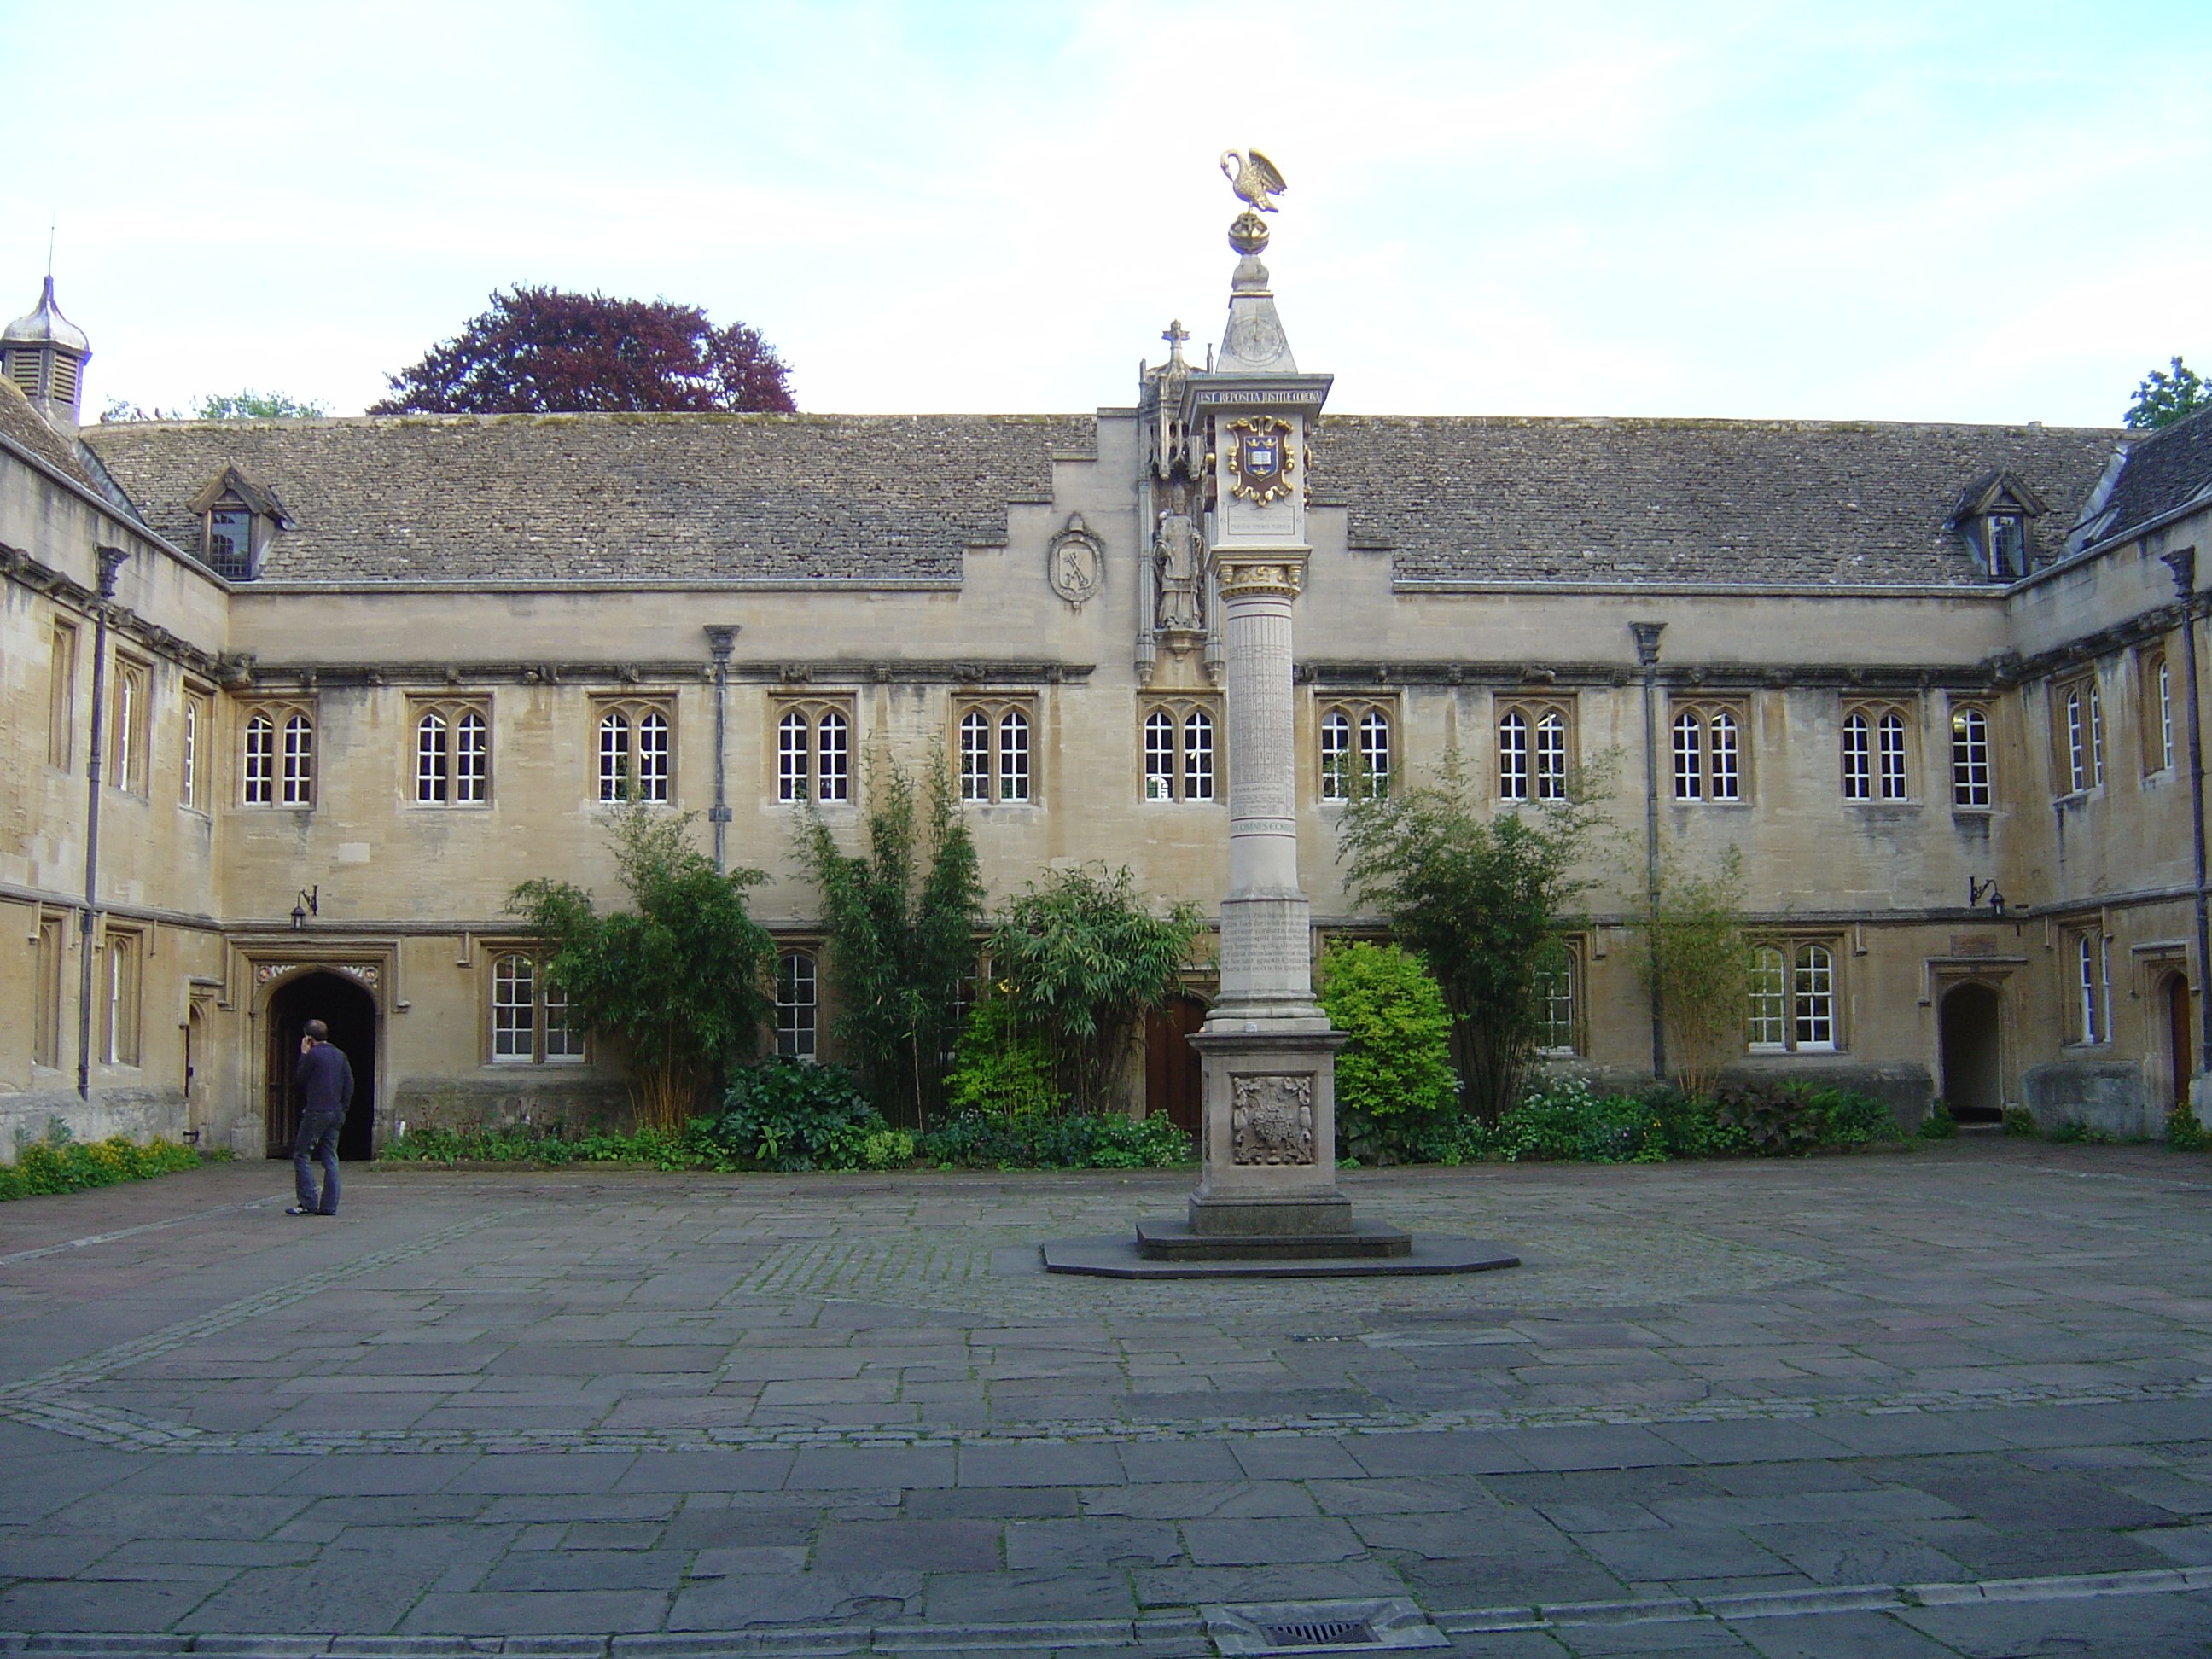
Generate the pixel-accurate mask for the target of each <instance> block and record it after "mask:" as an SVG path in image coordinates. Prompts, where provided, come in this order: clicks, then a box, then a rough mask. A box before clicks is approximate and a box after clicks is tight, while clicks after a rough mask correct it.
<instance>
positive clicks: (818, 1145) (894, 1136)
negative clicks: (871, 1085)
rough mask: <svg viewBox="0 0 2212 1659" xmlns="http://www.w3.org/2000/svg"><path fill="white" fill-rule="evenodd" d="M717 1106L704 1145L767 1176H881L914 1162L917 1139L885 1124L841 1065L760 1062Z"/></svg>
mask: <svg viewBox="0 0 2212 1659" xmlns="http://www.w3.org/2000/svg"><path fill="white" fill-rule="evenodd" d="M722 1107H723V1110H722V1115H721V1116H720V1118H719V1119H717V1120H715V1121H714V1124H713V1127H711V1128H710V1129H709V1130H708V1131H707V1132H706V1138H707V1139H711V1140H712V1141H714V1143H715V1144H717V1145H718V1146H724V1147H727V1148H729V1149H730V1150H732V1152H736V1153H738V1155H739V1156H740V1157H742V1158H747V1159H750V1160H751V1161H752V1162H754V1163H756V1164H758V1165H759V1166H760V1167H761V1168H762V1169H764V1170H781V1171H783V1172H785V1173H787V1174H793V1173H797V1172H799V1171H803V1170H884V1169H889V1168H890V1167H891V1166H892V1165H893V1164H905V1163H908V1162H909V1161H910V1160H911V1159H912V1158H913V1157H914V1137H913V1136H911V1135H910V1134H908V1133H907V1132H906V1131H904V1130H903V1129H893V1128H892V1127H891V1126H890V1124H889V1123H887V1122H885V1121H884V1117H883V1114H881V1113H880V1112H878V1110H877V1109H875V1107H874V1106H873V1105H872V1103H870V1102H869V1100H868V1097H866V1095H864V1094H862V1093H861V1092H860V1085H859V1083H858V1082H857V1081H856V1080H855V1079H854V1077H853V1074H852V1073H849V1072H848V1071H847V1070H845V1068H844V1067H843V1066H813V1065H809V1064H807V1063H806V1062H805V1061H804V1060H792V1059H788V1058H786V1057H783V1056H781V1055H779V1056H777V1057H776V1058H775V1059H772V1060H763V1061H762V1062H761V1063H760V1064H759V1065H757V1066H746V1067H744V1068H743V1069H742V1070H740V1071H738V1073H736V1074H735V1075H734V1076H733V1077H732V1078H731V1079H730V1086H729V1088H728V1090H727V1091H726V1092H725V1093H724V1095H723V1097H722Z"/></svg>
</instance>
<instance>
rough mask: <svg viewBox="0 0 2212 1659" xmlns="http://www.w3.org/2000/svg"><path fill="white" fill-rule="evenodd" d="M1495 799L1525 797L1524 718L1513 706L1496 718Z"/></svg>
mask: <svg viewBox="0 0 2212 1659" xmlns="http://www.w3.org/2000/svg"><path fill="white" fill-rule="evenodd" d="M1498 799H1500V800H1526V799H1528V720H1526V719H1524V718H1523V717H1522V714H1521V711H1520V710H1518V709H1517V708H1516V709H1513V710H1511V711H1510V712H1509V713H1508V714H1506V716H1505V718H1504V719H1503V720H1499V721H1498Z"/></svg>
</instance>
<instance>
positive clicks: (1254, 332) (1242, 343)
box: [1229, 317, 1283, 363]
mask: <svg viewBox="0 0 2212 1659" xmlns="http://www.w3.org/2000/svg"><path fill="white" fill-rule="evenodd" d="M1229 349H1230V350H1231V352H1232V353H1233V354H1234V355H1235V356H1238V357H1241V358H1243V360H1244V361H1245V362H1248V363H1272V362H1274V361H1275V359H1276V358H1278V357H1279V356H1282V355H1283V331H1282V330H1281V329H1279V328H1277V327H1276V326H1275V325H1274V324H1273V323H1271V322H1269V321H1268V320H1267V319H1266V318H1265V317H1240V318H1238V319H1237V322H1236V325H1235V326H1234V327H1232V328H1231V330H1230V331H1229Z"/></svg>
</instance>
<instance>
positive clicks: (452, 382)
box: [368, 283, 798, 415]
mask: <svg viewBox="0 0 2212 1659" xmlns="http://www.w3.org/2000/svg"><path fill="white" fill-rule="evenodd" d="M386 380H388V382H389V383H390V385H391V387H392V395H391V396H390V397H388V398H385V399H384V400H383V401H382V402H380V403H376V404H370V405H369V409H368V412H369V413H370V414H372V415H555V414H563V415H565V414H578V413H588V412H601V413H605V412H613V413H641V414H679V413H685V412H697V411H702V410H703V411H720V412H723V413H736V414H753V413H762V414H789V413H791V412H792V411H793V410H794V409H796V408H797V407H798V405H797V404H794V403H793V401H792V397H791V371H790V370H789V369H788V368H785V366H784V365H783V363H782V362H781V360H780V359H779V358H778V357H777V356H776V355H775V349H774V348H773V347H771V346H770V345H769V343H768V342H767V341H765V340H763V339H762V338H761V336H760V331H759V330H757V329H755V328H750V327H748V326H747V325H744V324H743V323H732V324H731V325H729V326H728V327H726V328H716V327H715V326H714V325H713V324H712V323H710V322H708V320H707V313H705V312H703V311H702V310H700V309H699V307H696V306H680V305H677V304H675V303H673V302H672V301H667V300H653V301H645V300H616V299H611V298H609V297H608V296H607V295H604V294H596V293H595V294H567V293H563V292H562V290H561V289H556V288H526V287H523V286H521V285H520V284H519V283H518V284H517V285H516V286H515V287H514V288H513V289H509V290H507V292H505V293H503V294H494V295H492V296H491V309H490V310H489V311H487V312H485V313H483V315H482V316H480V317H473V318H471V319H469V321H468V322H466V323H465V324H464V325H462V327H461V331H460V332H459V333H458V334H456V335H455V336H454V337H453V338H452V339H450V340H443V341H441V342H440V343H438V344H436V345H435V346H432V347H431V348H430V349H429V350H428V351H427V352H425V353H424V354H423V356H422V362H419V363H415V364H412V365H410V367H408V368H403V369H401V370H400V371H399V373H398V374H392V375H387V376H386Z"/></svg>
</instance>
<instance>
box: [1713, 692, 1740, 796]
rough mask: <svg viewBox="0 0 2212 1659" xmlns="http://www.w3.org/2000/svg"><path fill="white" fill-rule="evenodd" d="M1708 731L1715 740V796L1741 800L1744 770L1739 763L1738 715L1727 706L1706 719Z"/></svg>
mask: <svg viewBox="0 0 2212 1659" xmlns="http://www.w3.org/2000/svg"><path fill="white" fill-rule="evenodd" d="M1705 732H1706V735H1707V737H1708V738H1711V743H1712V797H1711V798H1712V799H1715V800H1741V799H1743V772H1742V769H1741V766H1740V765H1739V760H1740V758H1741V755H1740V750H1739V749H1738V746H1737V742H1736V733H1737V727H1736V723H1735V715H1733V714H1729V712H1728V710H1726V709H1725V708H1723V709H1721V710H1719V711H1718V712H1717V713H1716V714H1714V715H1713V716H1712V718H1711V720H1708V721H1707V722H1706V725H1705Z"/></svg>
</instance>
